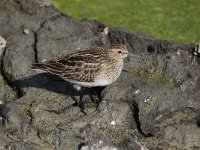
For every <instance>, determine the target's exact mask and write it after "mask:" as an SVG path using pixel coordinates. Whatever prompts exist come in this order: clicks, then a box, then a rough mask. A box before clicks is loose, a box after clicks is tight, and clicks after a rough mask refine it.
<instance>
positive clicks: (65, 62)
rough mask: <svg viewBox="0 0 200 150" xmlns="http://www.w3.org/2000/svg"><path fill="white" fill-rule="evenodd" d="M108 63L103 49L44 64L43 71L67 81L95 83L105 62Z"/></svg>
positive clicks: (90, 50)
mask: <svg viewBox="0 0 200 150" xmlns="http://www.w3.org/2000/svg"><path fill="white" fill-rule="evenodd" d="M105 61H107V59H106V54H105V52H104V51H103V50H102V49H89V50H86V51H80V52H78V53H75V54H71V55H68V56H66V57H63V58H59V59H54V60H50V61H47V62H45V63H43V65H42V68H43V70H46V71H48V72H49V73H52V74H56V75H59V76H60V77H62V78H65V79H71V80H75V81H79V82H93V81H94V78H95V77H96V75H97V74H98V71H99V70H100V68H101V65H102V63H103V62H105Z"/></svg>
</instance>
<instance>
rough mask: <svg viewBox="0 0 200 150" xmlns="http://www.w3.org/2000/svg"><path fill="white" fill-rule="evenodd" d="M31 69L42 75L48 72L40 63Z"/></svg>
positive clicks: (33, 65)
mask: <svg viewBox="0 0 200 150" xmlns="http://www.w3.org/2000/svg"><path fill="white" fill-rule="evenodd" d="M30 69H33V70H36V71H37V72H41V73H42V72H46V68H45V66H44V64H40V63H35V64H32V66H31V67H30Z"/></svg>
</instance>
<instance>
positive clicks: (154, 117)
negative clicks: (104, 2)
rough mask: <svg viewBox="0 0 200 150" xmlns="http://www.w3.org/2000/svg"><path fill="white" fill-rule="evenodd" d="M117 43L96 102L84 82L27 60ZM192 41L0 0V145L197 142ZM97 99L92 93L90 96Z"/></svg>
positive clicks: (25, 149) (64, 147) (135, 148)
mask: <svg viewBox="0 0 200 150" xmlns="http://www.w3.org/2000/svg"><path fill="white" fill-rule="evenodd" d="M113 43H122V44H125V45H126V46H127V47H128V49H129V52H130V55H129V57H128V59H126V61H125V67H124V70H123V72H122V74H121V76H120V78H119V79H118V80H117V82H115V83H114V84H112V85H109V86H107V87H106V88H105V89H103V90H102V91H101V94H102V102H101V103H100V105H99V107H98V109H96V106H95V104H94V103H93V102H92V101H91V98H90V97H89V96H88V94H89V93H91V92H93V91H94V90H98V89H85V90H84V95H85V96H84V103H85V107H86V108H85V112H86V114H87V115H84V114H83V113H82V112H81V111H80V108H79V107H76V106H74V105H73V104H74V103H75V100H78V98H79V93H78V92H76V91H75V90H74V89H73V88H72V86H71V85H70V84H69V83H67V82H65V81H63V80H61V79H60V78H58V77H56V76H53V75H50V74H38V73H37V72H34V71H32V70H30V69H29V67H30V66H31V64H32V63H35V62H41V61H44V60H49V59H52V58H56V57H60V56H63V55H66V54H68V53H72V52H75V51H77V50H79V49H85V48H89V47H92V46H101V45H109V44H113ZM199 52H200V50H199V47H198V45H195V44H188V45H186V44H181V43H177V42H173V41H162V40H159V39H155V38H153V37H149V36H147V35H145V34H142V33H133V32H128V31H125V30H123V29H119V28H113V27H107V26H105V25H103V24H102V23H100V22H97V21H89V20H83V21H77V20H75V19H73V18H71V17H69V16H66V15H63V14H62V13H60V12H59V11H58V10H56V9H55V8H54V7H53V6H52V5H51V4H50V3H48V2H47V1H38V0H37V1H32V0H1V1H0V59H1V61H0V64H1V65H0V66H1V67H0V69H1V72H0V73H1V75H0V149H2V150H46V149H48V150H54V149H59V150H76V149H79V150H107V149H109V150H140V149H141V150H147V149H149V150H155V149H156V150H166V149H174V150H175V149H187V150H190V149H193V150H198V149H200V113H199V112H200V90H199V88H200V79H199V77H200V66H199V63H200V59H199ZM94 99H97V97H94Z"/></svg>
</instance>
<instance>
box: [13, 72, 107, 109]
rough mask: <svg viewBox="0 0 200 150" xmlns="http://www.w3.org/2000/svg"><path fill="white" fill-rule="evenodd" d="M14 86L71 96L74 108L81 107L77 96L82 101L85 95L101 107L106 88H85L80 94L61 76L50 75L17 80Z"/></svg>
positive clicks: (44, 74)
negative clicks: (100, 103)
mask: <svg viewBox="0 0 200 150" xmlns="http://www.w3.org/2000/svg"><path fill="white" fill-rule="evenodd" d="M13 84H14V85H16V86H17V87H20V88H26V87H34V88H39V89H46V90H48V91H51V92H55V93H58V94H63V95H66V96H70V97H71V98H72V99H73V100H74V104H73V106H79V102H80V100H77V99H76V98H75V96H80V99H81V97H82V96H85V95H89V96H90V98H91V101H93V102H95V103H96V104H97V105H99V102H100V101H101V100H102V97H101V93H102V91H103V89H104V88H105V87H93V88H85V87H84V88H82V89H81V92H80V91H77V90H76V89H74V87H73V84H71V83H69V82H67V81H65V80H63V79H62V78H60V77H59V76H56V75H52V74H49V73H39V74H35V75H32V76H28V77H25V78H21V79H17V80H15V81H13ZM93 95H95V96H96V97H97V98H98V101H96V100H94V98H93ZM80 107H82V106H80ZM97 107H98V106H97ZM83 109H84V108H83Z"/></svg>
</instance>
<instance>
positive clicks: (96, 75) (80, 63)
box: [31, 44, 129, 91]
mask: <svg viewBox="0 0 200 150" xmlns="http://www.w3.org/2000/svg"><path fill="white" fill-rule="evenodd" d="M128 54H129V52H128V50H127V48H126V46H125V45H123V44H113V45H110V46H108V47H92V48H88V49H85V50H81V51H77V52H75V53H72V54H68V55H66V56H64V57H60V58H56V59H52V60H48V61H44V62H42V63H34V64H32V66H31V69H34V70H38V69H39V70H42V71H45V72H48V73H50V74H54V75H57V76H59V77H61V78H62V79H64V80H65V81H68V82H70V83H72V84H73V87H74V88H75V89H76V90H78V91H81V88H82V87H88V88H91V87H103V86H107V85H109V84H111V83H113V82H115V81H116V80H117V79H118V78H119V76H120V73H121V71H122V69H123V66H124V58H126V57H127V56H128Z"/></svg>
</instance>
